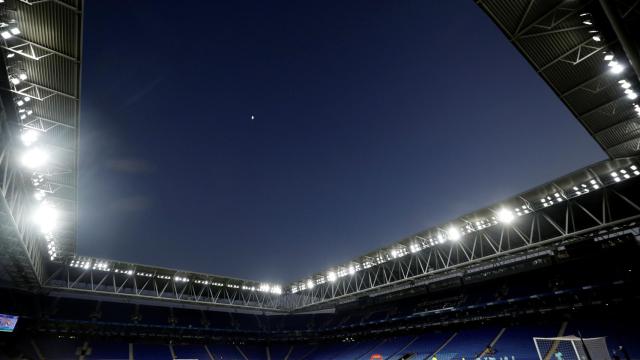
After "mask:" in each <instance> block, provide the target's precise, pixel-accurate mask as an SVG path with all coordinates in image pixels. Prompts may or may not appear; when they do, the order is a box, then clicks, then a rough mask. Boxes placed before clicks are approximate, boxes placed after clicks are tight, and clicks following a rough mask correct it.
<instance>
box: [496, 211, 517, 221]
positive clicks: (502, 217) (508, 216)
mask: <svg viewBox="0 0 640 360" xmlns="http://www.w3.org/2000/svg"><path fill="white" fill-rule="evenodd" d="M496 217H497V218H498V221H500V222H501V223H503V224H509V223H511V222H512V221H513V218H514V216H513V213H512V212H511V211H509V210H507V209H504V208H502V209H500V210H498V213H497V214H496Z"/></svg>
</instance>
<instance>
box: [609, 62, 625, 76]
mask: <svg viewBox="0 0 640 360" xmlns="http://www.w3.org/2000/svg"><path fill="white" fill-rule="evenodd" d="M609 67H610V68H611V69H610V70H611V72H612V73H614V74H620V73H621V72H623V71H624V66H622V65H621V64H620V63H619V62H617V61H609Z"/></svg>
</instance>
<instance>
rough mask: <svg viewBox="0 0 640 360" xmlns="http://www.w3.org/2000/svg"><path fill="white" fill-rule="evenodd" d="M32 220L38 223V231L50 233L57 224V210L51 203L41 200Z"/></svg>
mask: <svg viewBox="0 0 640 360" xmlns="http://www.w3.org/2000/svg"><path fill="white" fill-rule="evenodd" d="M33 221H34V222H35V223H36V225H38V227H39V228H40V231H42V232H43V233H50V232H51V231H52V230H53V229H55V227H56V225H57V222H58V211H57V210H56V208H55V207H54V206H53V205H52V204H51V203H49V202H47V201H43V202H41V203H40V205H39V206H38V208H37V209H36V211H35V213H34V215H33Z"/></svg>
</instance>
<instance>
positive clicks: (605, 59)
mask: <svg viewBox="0 0 640 360" xmlns="http://www.w3.org/2000/svg"><path fill="white" fill-rule="evenodd" d="M611 60H613V54H607V55H605V56H604V61H611Z"/></svg>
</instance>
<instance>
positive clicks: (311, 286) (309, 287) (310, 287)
mask: <svg viewBox="0 0 640 360" xmlns="http://www.w3.org/2000/svg"><path fill="white" fill-rule="evenodd" d="M314 285H315V284H314V283H313V280H311V279H309V280H307V289H313V287H314Z"/></svg>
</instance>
